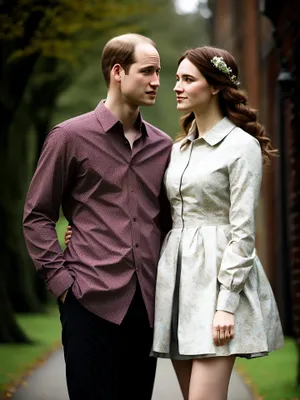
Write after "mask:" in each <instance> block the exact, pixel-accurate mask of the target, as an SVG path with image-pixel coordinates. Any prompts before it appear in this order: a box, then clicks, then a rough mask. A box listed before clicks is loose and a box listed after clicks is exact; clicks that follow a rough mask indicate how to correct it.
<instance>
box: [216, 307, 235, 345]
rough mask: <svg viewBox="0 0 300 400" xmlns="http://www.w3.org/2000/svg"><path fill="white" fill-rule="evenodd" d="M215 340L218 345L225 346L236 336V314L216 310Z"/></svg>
mask: <svg viewBox="0 0 300 400" xmlns="http://www.w3.org/2000/svg"><path fill="white" fill-rule="evenodd" d="M212 335H213V341H214V344H215V345H216V346H224V345H225V344H227V343H228V342H230V340H231V339H232V338H233V337H234V314H230V313H228V312H226V311H216V313H215V317H214V320H213V330H212Z"/></svg>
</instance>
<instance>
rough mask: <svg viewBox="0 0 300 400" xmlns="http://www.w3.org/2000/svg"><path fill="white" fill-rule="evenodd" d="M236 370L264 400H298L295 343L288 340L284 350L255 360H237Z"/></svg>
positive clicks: (299, 396)
mask: <svg viewBox="0 0 300 400" xmlns="http://www.w3.org/2000/svg"><path fill="white" fill-rule="evenodd" d="M236 369H237V371H238V372H240V373H241V375H242V376H243V377H244V378H246V381H248V380H249V382H247V383H250V386H252V387H253V389H254V390H255V392H256V393H257V394H258V395H259V397H258V398H259V399H263V400H298V399H300V389H297V388H296V387H295V382H296V371H297V351H296V344H295V341H294V340H292V339H288V338H286V340H285V345H284V347H283V348H282V349H280V350H277V351H275V352H274V353H271V354H270V355H269V356H267V357H262V358H257V359H254V360H246V359H240V358H239V359H237V361H236Z"/></svg>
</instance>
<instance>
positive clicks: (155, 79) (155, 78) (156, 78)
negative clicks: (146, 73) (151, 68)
mask: <svg viewBox="0 0 300 400" xmlns="http://www.w3.org/2000/svg"><path fill="white" fill-rule="evenodd" d="M150 85H151V86H154V87H158V86H159V85H160V82H159V75H156V74H155V75H154V76H153V78H152V80H151V82H150Z"/></svg>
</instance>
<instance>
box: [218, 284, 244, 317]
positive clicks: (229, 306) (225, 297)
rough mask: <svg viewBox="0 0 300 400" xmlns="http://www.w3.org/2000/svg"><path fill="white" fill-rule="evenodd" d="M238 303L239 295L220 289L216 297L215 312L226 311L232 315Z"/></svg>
mask: <svg viewBox="0 0 300 400" xmlns="http://www.w3.org/2000/svg"><path fill="white" fill-rule="evenodd" d="M239 302H240V295H239V293H235V292H231V291H230V290H227V289H221V290H220V292H219V296H218V302H217V311H226V312H229V313H231V314H234V313H235V311H236V309H237V308H238V305H239Z"/></svg>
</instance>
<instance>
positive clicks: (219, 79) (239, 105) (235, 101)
mask: <svg viewBox="0 0 300 400" xmlns="http://www.w3.org/2000/svg"><path fill="white" fill-rule="evenodd" d="M215 56H217V57H223V59H224V61H225V63H226V65H227V67H229V68H231V70H232V72H231V75H232V74H233V75H235V77H236V78H238V67H237V65H236V62H235V59H234V57H233V56H232V55H231V54H230V53H229V52H228V51H226V50H223V49H219V48H216V47H210V46H203V47H198V48H194V49H190V50H187V51H185V52H184V53H183V54H182V55H181V57H180V58H179V60H178V65H179V64H180V63H181V61H182V60H184V59H185V58H186V59H188V60H189V61H190V62H191V63H192V64H194V65H195V67H197V68H198V70H199V71H200V72H201V74H202V75H203V76H204V78H205V79H206V80H207V82H208V84H209V85H212V86H213V87H215V88H216V89H218V90H219V93H218V99H219V105H220V108H221V111H222V113H223V115H224V116H226V117H228V118H229V119H230V121H231V122H233V123H234V124H235V125H236V126H238V127H240V128H242V129H243V130H244V131H246V132H248V133H249V134H250V135H252V136H254V137H255V138H256V139H257V140H258V141H259V143H260V146H261V150H262V155H263V159H264V161H265V162H267V163H268V162H269V161H271V158H272V156H274V155H277V154H278V151H277V150H275V149H274V148H273V146H272V144H271V139H270V138H269V137H267V136H266V135H265V128H264V127H263V125H261V124H260V123H259V122H258V121H257V111H256V110H254V109H252V108H250V107H249V105H248V98H247V94H246V93H245V92H244V91H242V90H240V89H238V86H237V83H235V82H233V81H231V80H230V76H229V75H227V74H226V73H224V72H221V71H219V70H218V69H217V68H216V67H215V66H214V65H213V64H212V62H211V60H212V58H213V57H215ZM194 119H195V116H194V113H193V112H191V113H189V114H186V115H184V116H183V117H182V118H181V119H180V123H181V127H182V129H183V132H184V133H181V134H179V135H178V137H177V138H176V141H178V140H181V139H183V138H184V137H185V136H186V135H187V134H188V131H189V129H190V127H191V124H192V122H193V120H194Z"/></svg>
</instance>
